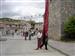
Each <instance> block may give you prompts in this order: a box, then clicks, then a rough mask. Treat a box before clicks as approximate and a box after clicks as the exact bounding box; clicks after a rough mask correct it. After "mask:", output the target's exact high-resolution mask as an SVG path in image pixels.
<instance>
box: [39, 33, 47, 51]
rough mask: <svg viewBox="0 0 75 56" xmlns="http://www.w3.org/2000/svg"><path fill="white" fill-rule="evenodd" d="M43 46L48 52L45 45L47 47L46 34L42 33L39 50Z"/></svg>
mask: <svg viewBox="0 0 75 56" xmlns="http://www.w3.org/2000/svg"><path fill="white" fill-rule="evenodd" d="M44 45H45V49H46V50H48V48H47V45H48V32H47V33H46V34H45V33H43V35H42V44H41V45H40V49H42V47H43V46H44Z"/></svg>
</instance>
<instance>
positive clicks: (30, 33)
mask: <svg viewBox="0 0 75 56" xmlns="http://www.w3.org/2000/svg"><path fill="white" fill-rule="evenodd" d="M31 36H32V32H31V30H29V40H31Z"/></svg>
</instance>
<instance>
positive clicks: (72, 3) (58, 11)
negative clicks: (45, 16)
mask: <svg viewBox="0 0 75 56" xmlns="http://www.w3.org/2000/svg"><path fill="white" fill-rule="evenodd" d="M74 10H75V0H51V1H50V2H49V38H52V39H54V40H60V39H61V36H63V35H64V31H63V29H64V21H65V20H66V19H67V17H69V16H72V15H75V11H74Z"/></svg>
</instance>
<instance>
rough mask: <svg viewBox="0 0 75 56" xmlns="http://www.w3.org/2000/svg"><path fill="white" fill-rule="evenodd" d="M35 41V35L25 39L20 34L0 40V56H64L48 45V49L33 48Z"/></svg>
mask: <svg viewBox="0 0 75 56" xmlns="http://www.w3.org/2000/svg"><path fill="white" fill-rule="evenodd" d="M36 42H37V41H36V38H35V37H34V38H33V39H32V40H31V41H29V40H26V41H25V40H24V39H23V38H22V37H21V36H14V37H10V38H8V40H7V41H1V42H0V56H65V55H63V54H61V53H59V52H58V51H56V50H54V49H52V48H50V47H48V49H49V50H45V49H44V48H43V49H40V50H34V49H35V48H36V46H37V45H36Z"/></svg>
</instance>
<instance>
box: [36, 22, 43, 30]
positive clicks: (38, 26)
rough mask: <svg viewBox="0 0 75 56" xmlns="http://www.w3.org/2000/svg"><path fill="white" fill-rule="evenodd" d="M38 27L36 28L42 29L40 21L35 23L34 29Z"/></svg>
mask: <svg viewBox="0 0 75 56" xmlns="http://www.w3.org/2000/svg"><path fill="white" fill-rule="evenodd" d="M36 28H38V30H43V23H42V22H40V23H36V24H35V29H36Z"/></svg>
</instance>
